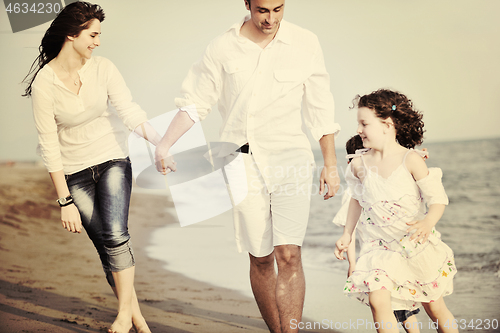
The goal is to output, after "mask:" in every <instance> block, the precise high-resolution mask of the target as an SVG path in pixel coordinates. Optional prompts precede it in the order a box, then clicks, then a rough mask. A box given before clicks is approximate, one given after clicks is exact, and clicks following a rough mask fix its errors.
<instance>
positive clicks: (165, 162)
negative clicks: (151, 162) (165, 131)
mask: <svg viewBox="0 0 500 333" xmlns="http://www.w3.org/2000/svg"><path fill="white" fill-rule="evenodd" d="M155 164H156V170H158V172H161V173H162V174H164V175H166V174H167V173H169V172H171V171H173V172H175V171H176V170H177V167H176V165H177V163H176V162H175V161H174V158H173V157H172V155H171V154H170V152H169V151H168V150H166V151H165V150H164V149H163V148H162V147H161V145H158V146H156V150H155Z"/></svg>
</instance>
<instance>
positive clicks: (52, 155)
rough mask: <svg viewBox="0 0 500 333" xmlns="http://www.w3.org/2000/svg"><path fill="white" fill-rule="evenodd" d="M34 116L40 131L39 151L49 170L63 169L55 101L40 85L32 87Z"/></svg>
mask: <svg viewBox="0 0 500 333" xmlns="http://www.w3.org/2000/svg"><path fill="white" fill-rule="evenodd" d="M31 97H32V103H33V117H34V119H35V126H36V129H37V131H38V147H37V153H38V154H39V155H40V156H41V157H42V159H43V163H44V164H45V167H46V168H47V170H48V171H49V172H55V171H60V170H63V168H64V167H63V164H62V161H61V150H60V148H59V137H58V135H57V124H56V120H55V117H54V101H53V99H52V98H50V97H49V95H48V94H47V93H46V92H44V91H43V90H42V88H40V87H39V86H38V85H36V84H35V85H33V89H32V94H31Z"/></svg>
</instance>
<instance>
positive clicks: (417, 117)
mask: <svg viewBox="0 0 500 333" xmlns="http://www.w3.org/2000/svg"><path fill="white" fill-rule="evenodd" d="M353 105H354V107H356V106H357V107H358V108H361V107H365V108H369V109H371V110H373V111H374V112H375V114H376V115H377V117H379V118H381V119H387V118H389V117H390V118H391V119H392V121H393V122H394V127H395V129H396V140H397V141H398V143H399V144H400V145H401V146H403V147H405V148H414V147H415V146H417V145H420V144H421V143H422V141H423V139H424V132H425V131H424V122H423V121H422V117H423V115H422V113H421V112H420V111H418V110H416V109H415V108H414V107H413V103H412V101H411V100H410V99H408V97H406V96H405V95H403V94H401V93H399V92H397V91H392V90H388V89H379V90H377V91H374V92H372V93H371V94H368V95H364V96H359V95H358V96H356V97H355V98H354V100H353Z"/></svg>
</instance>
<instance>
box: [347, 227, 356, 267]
mask: <svg viewBox="0 0 500 333" xmlns="http://www.w3.org/2000/svg"><path fill="white" fill-rule="evenodd" d="M347 261H348V262H349V269H348V271H347V277H349V276H351V274H352V272H354V270H355V269H356V233H355V232H354V233H353V234H352V237H351V243H350V244H349V247H348V248H347Z"/></svg>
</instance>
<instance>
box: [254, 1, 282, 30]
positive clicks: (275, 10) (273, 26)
mask: <svg viewBox="0 0 500 333" xmlns="http://www.w3.org/2000/svg"><path fill="white" fill-rule="evenodd" d="M246 7H247V9H248V10H249V11H250V20H251V21H252V23H253V24H254V26H255V27H256V28H257V29H258V30H259V31H260V33H262V34H264V35H275V34H276V31H278V28H279V26H280V22H281V20H282V19H283V11H284V9H285V1H284V0H251V2H250V3H248V1H247V2H246Z"/></svg>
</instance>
